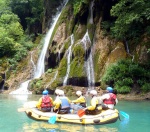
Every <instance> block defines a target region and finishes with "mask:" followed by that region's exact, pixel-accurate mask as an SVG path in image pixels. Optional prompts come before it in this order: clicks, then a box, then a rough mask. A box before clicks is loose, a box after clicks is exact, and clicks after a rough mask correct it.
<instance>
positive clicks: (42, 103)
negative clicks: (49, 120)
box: [36, 90, 53, 112]
mask: <svg viewBox="0 0 150 132" xmlns="http://www.w3.org/2000/svg"><path fill="white" fill-rule="evenodd" d="M42 94H43V96H42V97H41V98H40V99H39V101H38V103H37V104H36V107H37V108H38V109H39V110H41V111H43V112H50V111H51V108H52V106H53V99H52V98H51V97H50V96H49V95H48V91H47V90H44V91H43V93H42Z"/></svg>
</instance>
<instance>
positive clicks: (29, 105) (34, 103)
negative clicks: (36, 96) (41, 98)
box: [18, 101, 37, 112]
mask: <svg viewBox="0 0 150 132" xmlns="http://www.w3.org/2000/svg"><path fill="white" fill-rule="evenodd" d="M36 103H37V101H30V102H27V103H25V104H24V107H22V108H18V112H25V111H26V110H27V109H31V108H34V107H36Z"/></svg>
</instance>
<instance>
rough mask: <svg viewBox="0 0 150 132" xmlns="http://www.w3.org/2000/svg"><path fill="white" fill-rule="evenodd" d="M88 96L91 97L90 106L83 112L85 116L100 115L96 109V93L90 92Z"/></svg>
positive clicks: (94, 91)
mask: <svg viewBox="0 0 150 132" xmlns="http://www.w3.org/2000/svg"><path fill="white" fill-rule="evenodd" d="M90 95H91V96H92V99H91V105H90V106H88V107H87V108H85V109H84V110H85V112H86V114H87V115H96V114H98V113H100V110H99V108H98V107H99V106H98V105H99V104H98V98H97V91H96V90H91V91H90Z"/></svg>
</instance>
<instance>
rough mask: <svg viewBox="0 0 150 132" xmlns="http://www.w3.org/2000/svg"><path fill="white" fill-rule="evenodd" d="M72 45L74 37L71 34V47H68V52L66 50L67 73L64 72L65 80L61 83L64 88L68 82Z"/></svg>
mask: <svg viewBox="0 0 150 132" xmlns="http://www.w3.org/2000/svg"><path fill="white" fill-rule="evenodd" d="M73 43H74V36H73V34H72V35H71V45H70V46H69V48H68V50H67V72H66V76H65V79H64V82H63V86H66V85H67V80H68V77H69V73H70V60H71V57H72V49H71V48H72V45H73Z"/></svg>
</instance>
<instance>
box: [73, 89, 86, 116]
mask: <svg viewBox="0 0 150 132" xmlns="http://www.w3.org/2000/svg"><path fill="white" fill-rule="evenodd" d="M76 95H77V96H78V98H77V99H76V100H72V102H71V103H72V104H71V108H72V109H73V113H75V114H76V113H77V112H78V110H80V109H84V108H85V107H86V99H85V97H84V96H83V95H82V92H81V91H77V92H76Z"/></svg>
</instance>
